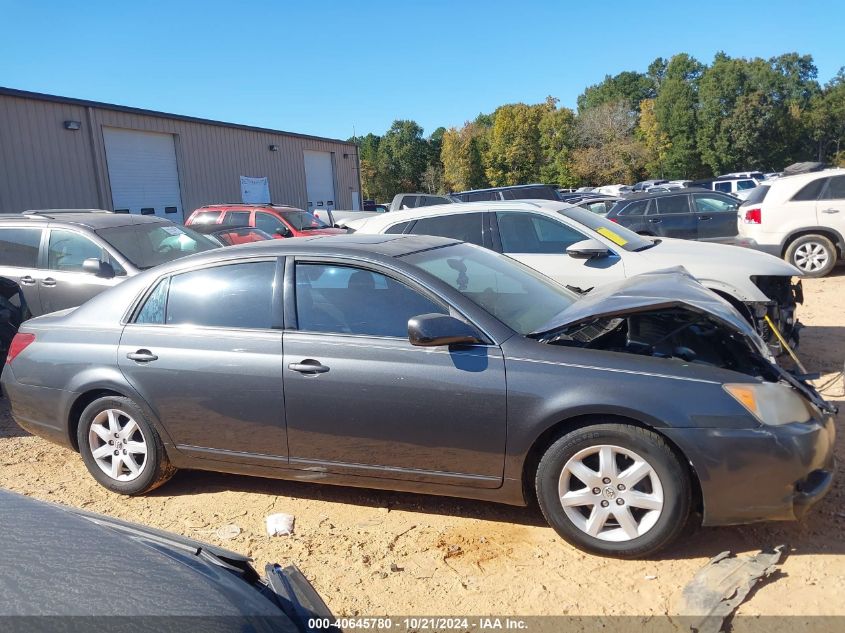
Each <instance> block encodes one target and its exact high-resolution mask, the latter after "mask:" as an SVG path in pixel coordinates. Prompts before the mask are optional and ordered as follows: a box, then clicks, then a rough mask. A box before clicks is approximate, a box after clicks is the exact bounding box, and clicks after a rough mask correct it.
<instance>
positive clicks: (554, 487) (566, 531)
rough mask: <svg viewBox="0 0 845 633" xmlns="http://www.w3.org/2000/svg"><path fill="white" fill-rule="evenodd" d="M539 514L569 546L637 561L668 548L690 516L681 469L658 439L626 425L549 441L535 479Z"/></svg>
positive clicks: (589, 429) (600, 426) (600, 427)
mask: <svg viewBox="0 0 845 633" xmlns="http://www.w3.org/2000/svg"><path fill="white" fill-rule="evenodd" d="M535 486H536V491H537V500H538V502H539V504H540V509H541V510H542V512H543V515H544V516H545V517H546V520H547V521H548V522H549V525H551V527H552V528H554V530H555V531H556V532H557V533H558V534H559V535H560V536H561V537H563V538H564V539H565V540H566V541H568V542H569V543H571V544H573V545H575V546H576V547H578V548H580V549H583V550H586V551H588V552H592V553H594V554H600V555H603V556H613V557H617V558H641V557H645V556H649V555H651V554H653V553H655V552H657V551H658V550H660V549H662V548H664V547H666V546H668V545H669V544H670V543H671V542H672V541H673V540H674V539H675V538H676V537H677V536H678V535H679V534H680V533H681V532H682V531H683V530H684V527H685V525H686V524H687V521H688V519H689V516H690V507H691V503H692V487H691V483H690V478H689V474H688V471H687V468H686V467H685V465H684V464H683V463H682V462H681V461H680V460H679V459H678V457H677V456H676V455H675V452H674V451H673V450H672V449H671V448H670V447H669V445H668V444H667V443H666V442H665V440H664V439H663V438H662V437H660V436H659V435H657V434H656V433H654V432H652V431H648V430H646V429H642V428H639V427H636V426H630V425H626V424H597V425H595V426H588V427H584V428H581V429H577V430H575V431H572V432H571V433H568V434H566V435H564V436H563V437H561V438H560V439H558V440H557V441H556V442H554V443H553V444H552V445H551V446H550V447H549V448H548V449H547V450H546V452H545V454H544V455H543V457H542V458H541V459H540V464H539V466H538V467H537V475H536V479H535Z"/></svg>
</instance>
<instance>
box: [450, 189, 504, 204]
mask: <svg viewBox="0 0 845 633" xmlns="http://www.w3.org/2000/svg"><path fill="white" fill-rule="evenodd" d="M454 196H455V197H456V198H458V199H459V200H461V201H462V202H490V201H491V200H499V192H498V191H467V192H466V193H456V194H454Z"/></svg>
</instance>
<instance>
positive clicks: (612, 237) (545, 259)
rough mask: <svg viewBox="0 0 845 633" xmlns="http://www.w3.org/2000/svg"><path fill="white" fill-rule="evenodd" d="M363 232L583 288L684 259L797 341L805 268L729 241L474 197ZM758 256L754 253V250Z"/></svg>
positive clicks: (562, 206)
mask: <svg viewBox="0 0 845 633" xmlns="http://www.w3.org/2000/svg"><path fill="white" fill-rule="evenodd" d="M349 230H350V231H355V232H357V233H385V234H414V235H440V236H443V237H450V238H454V239H459V240H462V241H464V242H470V243H472V244H478V245H479V246H484V247H485V248H489V249H492V250H495V251H497V252H500V253H504V254H505V255H508V256H510V257H512V258H514V259H516V260H518V261H520V262H522V263H524V264H527V265H528V266H531V267H532V268H534V269H535V270H538V271H540V272H541V273H543V274H545V275H548V276H549V277H551V278H552V279H554V280H555V281H557V282H559V283H561V284H563V285H566V286H570V287H575V288H579V289H581V290H584V291H586V290H589V289H590V288H594V287H595V288H600V287H601V286H602V285H604V284H607V283H611V282H615V281H618V280H621V279H624V278H626V277H633V276H634V275H639V274H642V273H646V272H651V271H656V270H662V269H665V268H671V267H673V266H679V265H680V266H683V267H684V268H686V269H687V270H688V271H689V272H690V273H691V274H692V275H693V276H694V277H695V278H696V279H698V280H699V281H700V282H701V283H702V284H704V286H706V287H707V288H709V289H711V290H713V291H714V292H716V293H717V294H718V295H720V296H721V297H723V298H724V299H726V300H727V301H730V302H731V304H732V305H733V306H734V307H736V308H737V309H738V310H739V311H740V312H741V313H742V314H743V315H744V316H745V317H746V319H748V321H749V322H750V323H752V324H753V325H754V326H755V327H756V328H757V330H758V331H759V332H760V333H761V334H762V335H763V336H764V338H765V340H766V342H767V343H769V344H770V345H771V346H772V348H773V349H774V350H775V351H779V350H780V346H779V343H778V341H777V338H776V336H775V335H774V334H773V333H772V331H771V330H770V328H769V326H768V324H767V323H766V321H765V319H764V317H765V316H767V315H768V316H769V318H770V319H772V320H773V322H774V323H775V325H776V326H777V327H778V328H779V329H780V331H781V333H782V334H783V336H784V337H786V338H787V340H792V341H793V342H797V337H798V330H799V328H800V325H799V324H798V322H797V320H796V318H795V308H796V303H798V302H800V301H802V300H803V295H802V294H801V283H800V281H798V282H797V283H793V277H794V276H797V275H800V271H799V270H798V269H796V268H795V267H794V266H791V265H789V264H787V263H786V262H784V261H783V260H781V259H778V258H776V257H771V256H769V255H765V254H764V253H757V252H754V251H751V250H749V249H743V248H736V247H734V246H728V245H725V244H712V243H707V242H695V241H687V240H677V239H667V238H662V239H661V238H654V237H644V236H641V235H638V234H637V233H635V232H633V231H630V230H629V229H626V228H625V227H623V226H621V225H619V224H617V223H614V222H612V221H610V220H608V219H607V218H604V217H602V216H600V215H597V214H595V213H592V212H590V211H587V210H585V209H581V208H579V207H576V206H573V205H570V204H566V203H562V202H546V201H540V200H534V201H524V200H523V201H512V202H483V203H482V202H474V203H466V204H450V205H444V206H440V207H426V208H425V209H413V210H410V211H400V212H398V213H389V214H386V215H380V216H376V217H371V218H367V219H364V220H358V221H357V222H351V223H350V224H349ZM752 253H753V256H752V257H748V255H751V254H752Z"/></svg>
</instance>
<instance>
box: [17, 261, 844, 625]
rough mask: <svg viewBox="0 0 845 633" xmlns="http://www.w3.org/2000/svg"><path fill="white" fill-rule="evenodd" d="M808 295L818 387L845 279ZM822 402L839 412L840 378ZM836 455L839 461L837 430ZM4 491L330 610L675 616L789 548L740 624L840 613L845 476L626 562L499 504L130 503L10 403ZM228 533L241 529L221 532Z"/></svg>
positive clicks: (243, 483) (264, 487) (264, 498)
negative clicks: (723, 579) (269, 576)
mask: <svg viewBox="0 0 845 633" xmlns="http://www.w3.org/2000/svg"><path fill="white" fill-rule="evenodd" d="M805 289H806V301H805V305H804V306H803V308H802V309H801V310H800V314H799V316H800V319H801V320H802V321H803V322H804V323H805V324H806V325H807V326H808V327H807V329H806V330H804V332H803V337H802V344H801V348H800V355H801V357H802V359H803V360H804V362H805V364H806V365H807V366H808V367H809V368H810V370H811V371H812V370H817V371H821V372H822V373H823V378H822V379H821V380H820V381H818V382H819V384H822V383H824V382H826V381H827V380H828V379H829V378H831V377H833V376H834V374H835V373H836V372H838V371H840V370H842V362H843V358H845V336H843V333H845V316H843V315H845V271H840V272H839V273H838V275H836V276H833V277H830V278H828V279H824V280H818V281H809V282H805ZM825 393H826V395H827V397H828V399H829V400H833V401H836V402H838V403H839V405H840V407H842V408H845V397H843V391H842V382H841V380H840V381H838V382H836V384H834V385H833V386H831V387H830V388H828V389H827V390H826V392H825ZM842 422H843V416H842V415H841V414H840V416H839V419H838V423H839V424H840V425H841V424H842ZM837 453H838V458H839V461H840V463H843V462H845V431H843V430H842V429H841V427H840V433H839V439H838V443H837ZM0 485H2V486H3V487H5V488H10V489H12V490H16V491H19V492H22V493H24V494H27V495H31V496H33V497H37V498H39V499H46V500H50V501H57V502H60V503H65V504H69V505H73V506H78V507H83V508H86V509H88V510H93V511H97V512H102V513H105V514H109V515H112V516H116V517H119V518H122V519H127V520H131V521H137V522H140V523H144V524H147V525H152V526H156V527H160V528H164V529H168V530H172V531H175V532H179V533H182V534H184V535H186V536H190V537H194V538H198V539H202V540H206V541H209V542H211V543H215V544H218V545H222V546H224V547H228V548H230V549H233V550H236V551H239V552H243V553H246V554H248V555H250V556H252V557H253V558H255V560H256V563H258V564H260V565H262V566H263V564H264V563H267V562H280V563H287V562H296V563H297V564H298V565H299V566H300V567H301V568H302V570H303V571H304V572H305V573H306V575H307V576H308V577H309V578H310V579H312V581H313V582H314V584H315V586H316V587H317V589H318V590H319V591H320V592H321V593H322V595H323V596H324V597H325V598H326V600H327V602H328V603H329V606H330V607H331V608H332V610H333V611H334V612H335V614H336V615H358V614H360V615H379V614H388V615H410V614H417V615H419V614H439V615H454V614H460V615H489V614H491V613H493V614H520V615H530V614H537V615H541V614H560V615H563V614H572V615H574V614H578V615H620V614H627V615H641V616H647V615H658V614H665V613H667V612H668V611H670V610H671V604H672V603H673V602H672V601H673V599H674V597H675V595H676V593H677V592H678V590H679V589H680V588H681V587H683V585H684V584H685V583H686V582H688V581H689V579H690V578H692V576H693V574H694V573H695V572H696V571H697V570H698V569H699V568H701V567H702V565H704V564H705V563H706V562H707V560H708V559H709V558H710V557H711V556H713V555H715V554H717V553H719V552H721V551H723V550H732V551H734V552H738V553H743V552H751V553H753V552H757V551H759V550H760V549H761V548H766V547H768V546H773V545H776V544H779V543H786V544H788V546H789V552H790V553H789V556H788V558H787V559H786V561H785V562H784V564H783V565H782V567H781V572H780V573H779V574H778V576H777V577H776V578H775V579H774V580H773V582H770V583H768V584H766V585H765V586H763V587H761V588H760V589H759V590H757V591H755V592H754V593H753V594H752V596H751V598H750V599H749V600H748V601H747V602H746V603H745V604H744V605H743V606H742V607H741V608H740V611H739V613H741V614H747V615H756V614H767V615H780V614H794V615H812V614H827V615H845V599H843V589H842V588H843V586H845V477H842V476H840V478H839V479H838V481H837V483H836V486H835V488H834V490H833V491H832V492H831V493H830V494H829V495H828V496H827V498H826V499H825V500H824V501H823V502H822V503H821V504H819V505H818V506H817V507H816V508H815V509H814V510H813V511H812V512H811V513H810V514H809V515H808V516H807V517H806V519H805V521H804V522H802V523H777V524H765V525H756V526H746V527H737V528H718V529H713V528H711V529H704V530H699V531H697V532H693V533H691V534H689V535H687V536H685V537H684V538H683V539H682V541H681V542H680V543H679V544H677V545H676V546H674V547H673V548H672V549H670V550H669V551H667V552H665V553H664V554H663V555H662V556H661V558H659V559H656V560H649V561H617V560H610V559H603V558H599V557H595V556H590V555H587V554H583V553H581V552H579V551H578V550H576V549H574V548H573V547H570V546H569V545H567V544H566V543H565V542H563V541H561V540H560V539H559V538H558V537H557V536H556V535H555V534H554V532H552V530H551V529H550V528H548V527H546V526H545V525H544V524H543V521H542V518H541V517H540V515H539V512H538V511H536V510H529V509H520V508H510V507H506V506H499V505H496V504H489V503H479V502H471V501H464V500H456V499H449V498H436V497H426V496H420V495H410V494H398V493H386V492H378V491H368V490H357V489H347V488H337V487H331V486H319V485H316V484H306V483H291V482H284V481H274V480H267V479H257V478H248V477H238V476H231V475H219V474H213V473H201V472H181V473H179V474H177V475H176V477H175V478H174V479H173V480H172V481H171V482H170V483H169V484H167V485H165V486H164V487H163V488H161V489H159V490H157V491H155V492H154V493H153V494H151V495H150V496H147V497H141V498H128V497H122V496H120V495H116V494H112V493H110V492H108V491H106V490H105V489H103V488H101V487H99V486H98V485H97V484H95V483H94V480H93V479H92V478H91V477H90V476H89V475H88V473H87V471H86V470H85V467H84V466H83V464H82V460H81V459H80V458H79V456H78V455H76V454H75V453H73V452H70V451H68V450H65V449H62V448H59V447H57V446H54V445H52V444H49V443H48V442H46V441H44V440H41V439H38V438H35V437H32V436H29V435H27V434H26V433H24V432H23V431H21V430H20V429H19V428H18V427H17V426H16V425H14V423H13V422H12V421H11V419H10V418H9V415H8V409H7V405H6V401H5V400H0ZM272 512H287V513H291V514H293V515H295V517H296V531H295V534H294V535H293V536H289V537H274V538H269V537H267V536H266V533H265V530H264V519H265V516H266V515H268V514H270V513H272ZM227 524H235V525H237V526H238V527H239V528H240V530H241V532H240V534H239V535H238V536H236V537H235V538H232V539H221V538H220V537H218V535H217V534H216V532H217V530H218V529H219V528H221V526H224V525H227Z"/></svg>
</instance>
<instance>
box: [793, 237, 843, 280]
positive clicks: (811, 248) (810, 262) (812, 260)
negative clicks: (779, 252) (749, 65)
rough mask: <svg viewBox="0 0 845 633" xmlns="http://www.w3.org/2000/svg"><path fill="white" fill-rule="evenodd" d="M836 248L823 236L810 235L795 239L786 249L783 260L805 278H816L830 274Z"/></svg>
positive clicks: (834, 260) (836, 254) (834, 263)
mask: <svg viewBox="0 0 845 633" xmlns="http://www.w3.org/2000/svg"><path fill="white" fill-rule="evenodd" d="M837 258H838V253H837V252H836V246H834V244H833V242H831V241H830V240H829V239H828V238H826V237H825V236H824V235H817V234H815V233H811V234H810V235H802V236H801V237H799V238H796V239H795V240H794V241H793V242H792V243H791V244H790V245H789V247H788V248H787V249H786V253H785V254H784V259H785V260H786V261H788V262H789V263H790V264H792V265H793V266H795V267H796V268H797V269H798V270H800V271H801V272H802V273H803V274H804V276H805V277H811V278H817V277H825V276H827V275H828V274H830V271H832V270H833V268H834V266H836V260H837Z"/></svg>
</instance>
